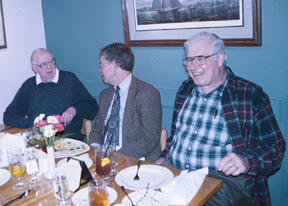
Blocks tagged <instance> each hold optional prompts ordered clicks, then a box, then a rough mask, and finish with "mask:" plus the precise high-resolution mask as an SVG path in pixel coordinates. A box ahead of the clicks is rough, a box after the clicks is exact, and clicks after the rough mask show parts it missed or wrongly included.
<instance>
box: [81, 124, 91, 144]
mask: <svg viewBox="0 0 288 206" xmlns="http://www.w3.org/2000/svg"><path fill="white" fill-rule="evenodd" d="M91 130H92V121H91V120H88V119H83V127H82V129H81V133H82V134H83V135H84V136H86V142H87V143H89V134H90V132H91Z"/></svg>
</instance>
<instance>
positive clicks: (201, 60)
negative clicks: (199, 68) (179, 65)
mask: <svg viewBox="0 0 288 206" xmlns="http://www.w3.org/2000/svg"><path fill="white" fill-rule="evenodd" d="M215 55H217V54H211V55H208V56H196V57H186V58H184V59H183V60H182V62H183V65H184V66H185V67H187V66H191V65H192V63H193V61H195V62H196V63H197V64H199V65H203V64H206V59H207V58H209V57H212V56H215Z"/></svg>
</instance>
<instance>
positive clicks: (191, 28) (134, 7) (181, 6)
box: [122, 0, 261, 46]
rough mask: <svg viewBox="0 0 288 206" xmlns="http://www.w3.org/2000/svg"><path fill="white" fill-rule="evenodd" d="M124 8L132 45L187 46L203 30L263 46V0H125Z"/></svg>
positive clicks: (231, 42) (236, 43)
mask: <svg viewBox="0 0 288 206" xmlns="http://www.w3.org/2000/svg"><path fill="white" fill-rule="evenodd" d="M122 12H123V25H124V36H125V43H126V44H127V45H129V46H183V44H184V42H185V41H186V40H187V39H188V38H189V37H190V36H192V35H193V34H196V33H199V32H201V31H209V32H213V33H215V34H217V35H218V36H220V37H221V38H222V39H224V42H225V44H226V45H227V46H261V0H122Z"/></svg>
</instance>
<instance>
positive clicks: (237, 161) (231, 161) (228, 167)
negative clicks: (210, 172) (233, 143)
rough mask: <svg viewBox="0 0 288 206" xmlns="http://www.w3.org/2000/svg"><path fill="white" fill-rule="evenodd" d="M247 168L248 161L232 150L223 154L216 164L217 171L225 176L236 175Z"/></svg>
mask: <svg viewBox="0 0 288 206" xmlns="http://www.w3.org/2000/svg"><path fill="white" fill-rule="evenodd" d="M247 170H248V161H247V160H246V159H245V158H243V157H240V156H238V155H237V154H235V153H233V152H232V153H230V154H228V155H227V156H225V157H224V158H223V159H222V160H221V161H220V162H219V164H218V171H219V172H222V173H223V174H224V175H226V176H229V175H232V176H238V175H240V174H242V173H245V172H247Z"/></svg>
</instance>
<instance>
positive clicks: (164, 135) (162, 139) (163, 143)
mask: <svg viewBox="0 0 288 206" xmlns="http://www.w3.org/2000/svg"><path fill="white" fill-rule="evenodd" d="M167 138H168V134H167V130H166V129H162V130H161V137H160V145H161V151H163V150H164V149H165V147H166V141H167Z"/></svg>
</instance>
